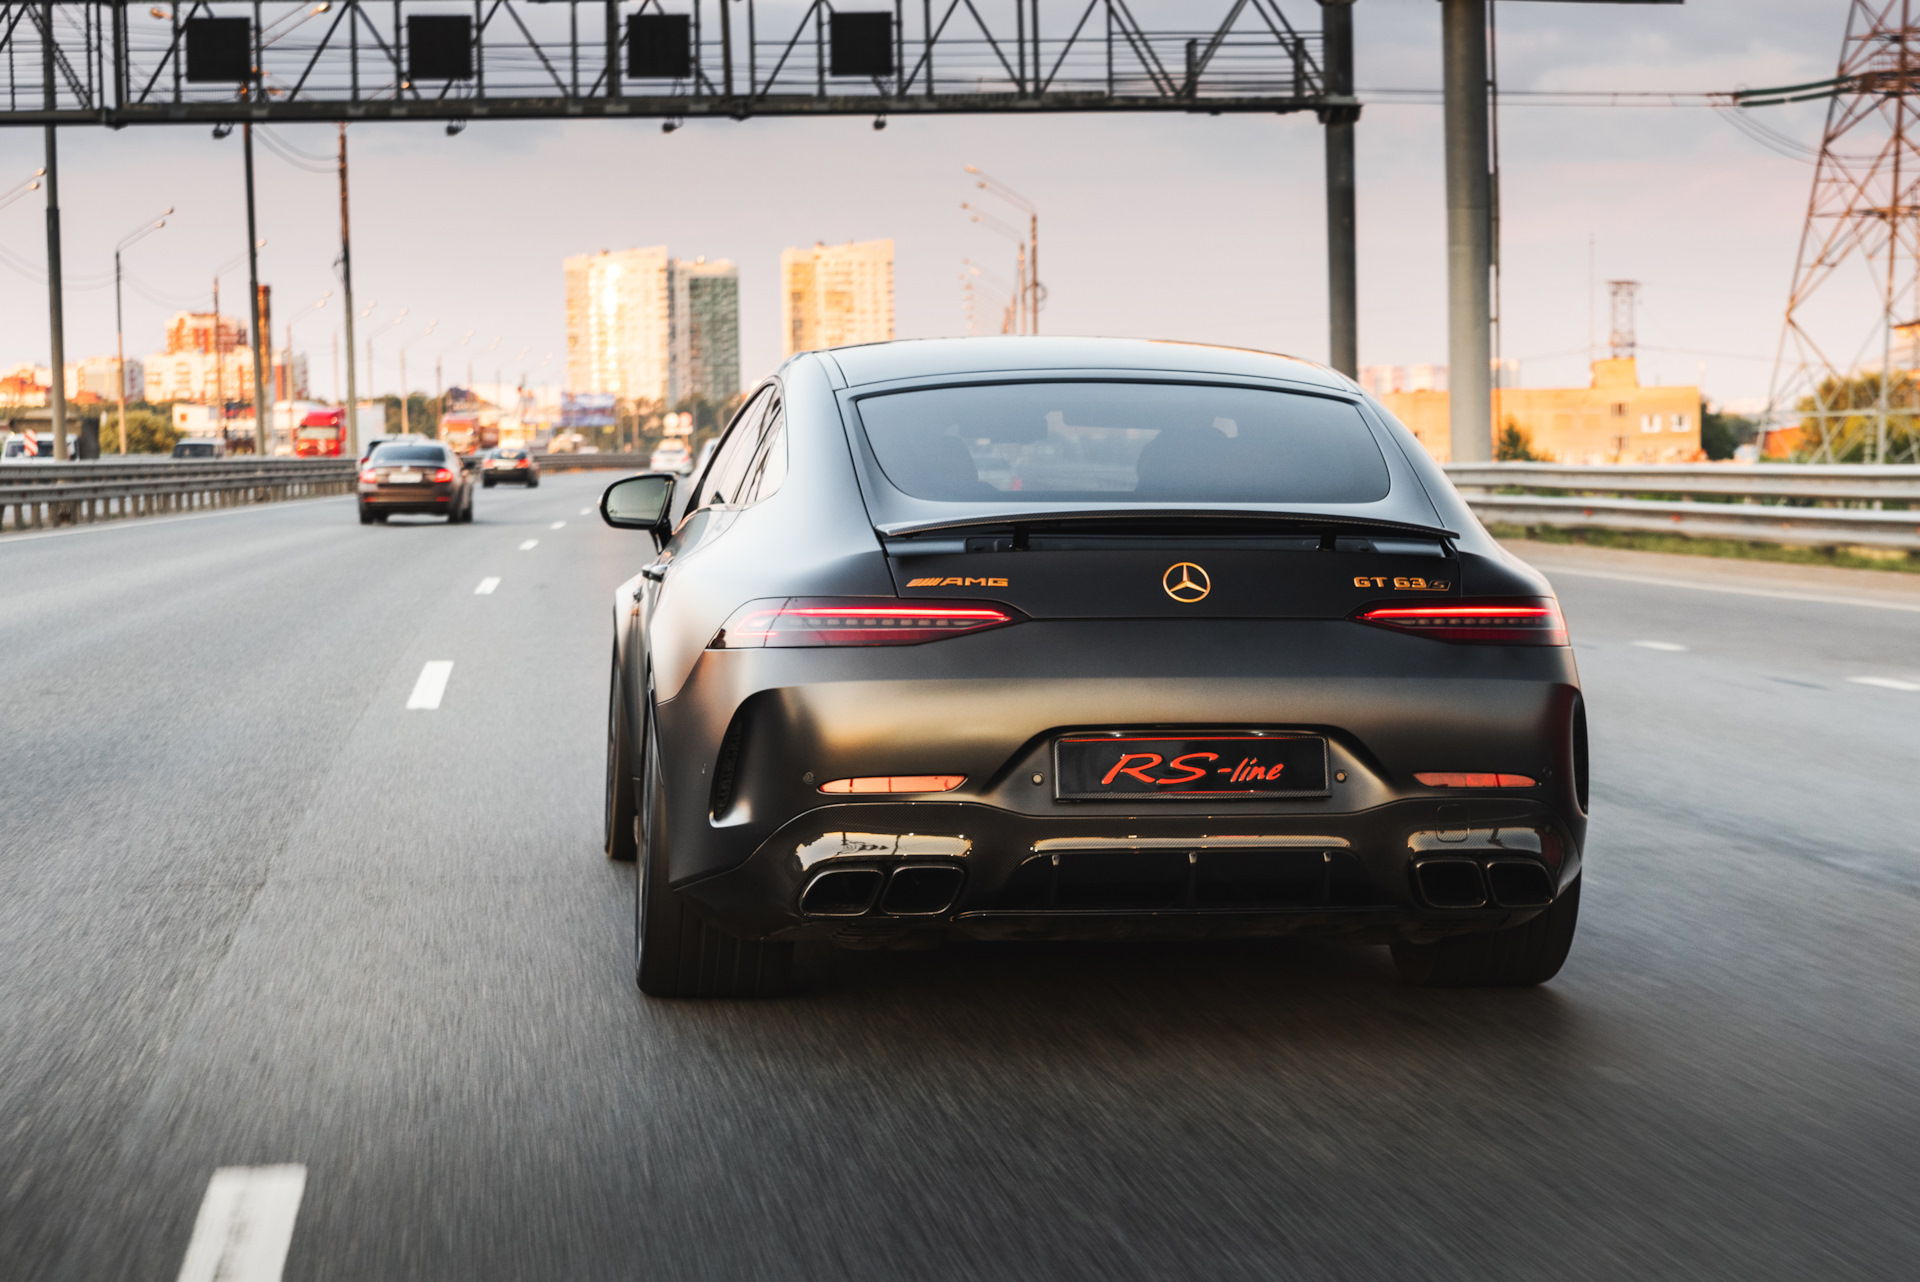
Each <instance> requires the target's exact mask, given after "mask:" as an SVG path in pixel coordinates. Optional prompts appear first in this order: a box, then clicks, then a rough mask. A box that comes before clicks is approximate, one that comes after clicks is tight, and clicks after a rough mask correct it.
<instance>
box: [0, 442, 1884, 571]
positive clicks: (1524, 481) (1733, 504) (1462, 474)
mask: <svg viewBox="0 0 1920 1282" xmlns="http://www.w3.org/2000/svg"><path fill="white" fill-rule="evenodd" d="M537 461H538V462H539V464H540V467H541V469H542V470H545V471H554V472H567V471H585V470H595V471H628V472H643V471H646V470H647V464H648V463H649V462H650V461H651V460H650V456H648V455H646V454H541V455H539V456H537ZM1445 466H1446V472H1447V475H1448V476H1449V477H1451V478H1452V480H1453V483H1454V484H1455V485H1456V486H1457V487H1459V489H1460V492H1461V494H1462V495H1463V496H1464V497H1465V498H1466V500H1467V502H1468V504H1469V505H1470V506H1471V507H1472V508H1473V510H1474V512H1475V514H1476V515H1478V516H1479V517H1480V519H1481V520H1483V521H1488V522H1494V523H1499V524H1507V525H1544V526H1551V527H1554V528H1558V529H1582V528H1586V529H1613V530H1643V531H1660V532H1665V533H1669V534H1686V535H1691V536H1694V537H1697V538H1731V539H1750V540H1755V541H1760V542H1769V543H1798V544H1808V545H1839V546H1844V545H1849V544H1852V545H1859V546H1865V547H1880V548H1902V549H1906V550H1909V551H1912V550H1920V467H1915V466H1906V465H1902V466H1894V467H1877V466H1873V465H1871V464H1839V465H1824V464H1799V463H1762V464H1752V465H1745V466H1741V465H1729V464H1714V463H1672V464H1661V465H1647V466H1617V467H1615V466H1582V465H1578V464H1565V463H1449V464H1447V465H1445ZM356 471H357V465H356V464H355V462H354V460H352V459H331V458H329V459H291V458H268V459H251V458H238V459H167V458H154V459H151V460H143V461H141V462H112V463H102V462H86V463H51V462H49V463H20V464H6V465H0V532H5V531H12V530H28V529H45V528H48V527H52V526H59V525H77V524H90V523H92V522H96V521H107V520H115V519H119V518H123V517H131V516H156V515H162V514H167V513H177V512H191V511H201V510H205V509H212V508H222V507H234V506H238V505H240V504H248V503H273V502H280V501H283V500H286V499H300V498H314V497H318V496H321V495H327V494H347V493H351V492H352V490H353V482H354V476H355V474H356Z"/></svg>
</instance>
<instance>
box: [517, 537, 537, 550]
mask: <svg viewBox="0 0 1920 1282" xmlns="http://www.w3.org/2000/svg"><path fill="white" fill-rule="evenodd" d="M539 546H540V540H539V539H528V540H527V541H526V542H525V543H522V544H521V545H520V550H521V551H522V552H531V551H533V550H534V549H535V548H537V547H539Z"/></svg>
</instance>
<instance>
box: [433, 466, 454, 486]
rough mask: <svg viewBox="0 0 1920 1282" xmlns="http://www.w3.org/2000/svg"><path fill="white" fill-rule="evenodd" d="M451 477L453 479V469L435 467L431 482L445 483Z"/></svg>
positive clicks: (436, 483)
mask: <svg viewBox="0 0 1920 1282" xmlns="http://www.w3.org/2000/svg"><path fill="white" fill-rule="evenodd" d="M452 479H453V469H451V468H445V467H442V468H436V469H435V470H434V473H433V483H434V484H435V485H445V484H446V483H447V482H448V481H451V480H452Z"/></svg>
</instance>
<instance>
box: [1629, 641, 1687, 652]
mask: <svg viewBox="0 0 1920 1282" xmlns="http://www.w3.org/2000/svg"><path fill="white" fill-rule="evenodd" d="M1633 644H1634V645H1637V646H1639V647H1640V648H1641V649H1642V650H1666V651H1669V652H1671V653H1674V654H1678V653H1679V652H1680V651H1682V650H1684V649H1686V648H1687V647H1685V646H1683V645H1681V644H1680V643H1679V642H1678V641H1635V642H1634V643H1633Z"/></svg>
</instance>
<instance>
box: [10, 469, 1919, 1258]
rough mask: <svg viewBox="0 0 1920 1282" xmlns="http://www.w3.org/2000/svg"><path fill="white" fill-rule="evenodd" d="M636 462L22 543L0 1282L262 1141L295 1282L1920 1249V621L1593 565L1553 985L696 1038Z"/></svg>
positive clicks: (1844, 1254) (766, 1006)
mask: <svg viewBox="0 0 1920 1282" xmlns="http://www.w3.org/2000/svg"><path fill="white" fill-rule="evenodd" d="M599 484H600V480H599V479H598V478H594V477H592V476H591V475H574V476H552V477H549V478H548V480H547V483H546V484H545V485H544V486H543V487H542V488H541V489H539V490H537V491H533V492H528V493H521V492H517V491H512V490H494V491H489V492H486V493H484V494H482V495H481V496H480V503H479V518H478V521H477V522H476V523H475V524H473V525H471V526H464V527H446V526H443V525H441V524H438V523H425V522H422V523H417V524H401V523H397V522H396V523H395V524H393V525H390V526H386V527H372V528H361V527H360V526H358V525H357V524H355V523H354V520H353V515H352V509H351V506H350V503H349V501H347V500H338V499H329V500H318V501H312V502H305V503H292V504H283V505H278V506H272V507H263V508H255V509H247V510H239V511H229V512H223V513H218V514H214V515H211V516H206V517H197V518H188V519H173V520H154V521H145V522H137V523H128V524H123V525H117V526H108V527H100V528H90V529H86V530H81V531H78V532H60V533H56V534H53V535H50V536H31V535H29V536H20V537H15V538H7V539H0V655H4V659H0V671H4V672H5V673H6V676H7V680H6V683H5V691H4V694H0V700H3V702H0V708H4V715H0V726H3V727H4V733H0V1276H4V1277H6V1278H9V1279H41V1278H59V1279H89V1280H91V1279H120V1278H130V1279H147V1278H152V1279H171V1278H174V1277H175V1276H176V1275H177V1274H178V1273H179V1270H180V1268H181V1261H182V1259H183V1257H184V1256H185V1253H186V1251H187V1249H188V1242H189V1237H190V1236H191V1235H192V1233H193V1231H194V1225H195V1216H196V1211H197V1209H198V1208H199V1207H200V1205H201V1201H202V1196H203V1194H204V1193H205V1191H206V1190H207V1187H208V1181H209V1177H210V1176H211V1175H212V1173H213V1172H214V1170H215V1169H216V1168H220V1167H233V1166H240V1167H247V1166H264V1165H270V1164H277V1163H297V1164H300V1165H301V1166H304V1167H305V1169H306V1182H305V1186H304V1193H303V1194H301V1195H300V1196H299V1200H298V1210H297V1218H296V1219H295V1220H294V1228H293V1233H292V1240H291V1249H290V1254H289V1255H288V1257H287V1261H286V1277H287V1278H289V1279H316V1278H339V1279H461V1280H469V1279H493V1278H506V1279H536V1278H538V1279H561V1278H565V1279H599V1278H607V1279H613V1278H620V1279H634V1278H674V1279H678V1278H729V1279H731V1278H776V1277H778V1278H785V1277H804V1278H821V1279H846V1278H874V1279H894V1278H914V1279H928V1278H994V1279H1001V1278H1047V1279H1057V1278H1089V1279H1091V1278H1099V1279H1117V1278H1143V1279H1145V1278H1172V1277H1182V1278H1185V1277H1193V1278H1209V1279H1216V1278H1248V1279H1254V1278H1258V1279H1269V1278H1277V1277H1289V1278H1291V1277H1300V1278H1313V1277H1341V1278H1396V1279H1404V1278H1463V1279H1465V1278H1472V1279H1486V1278H1503V1277H1514V1278H1537V1277H1547V1276H1551V1277H1555V1278H1628V1277H1631V1278H1636V1279H1637V1278H1645V1277H1688V1278H1709V1277H1712V1278H1739V1279H1754V1278H1794V1279H1806V1278H1816V1277H1817V1278H1841V1277H1845V1278H1910V1277H1912V1276H1914V1275H1915V1272H1916V1270H1920V1265H1917V1264H1916V1263H1915V1261H1916V1260H1920V1215H1916V1211H1917V1210H1920V1206H1917V1205H1916V1203H1917V1202H1920V1194H1916V1189H1917V1188H1920V1180H1916V1172H1917V1170H1920V1160H1917V1159H1916V1155H1920V1104H1917V1103H1916V1100H1920V1066H1917V1065H1916V1059H1917V1058H1920V945H1916V939H1915V931H1914V928H1913V923H1914V919H1915V914H1916V909H1920V841H1917V840H1916V837H1915V833H1914V828H1913V825H1912V822H1911V821H1910V820H1909V818H1908V815H1907V812H1908V811H1909V810H1911V809H1912V808H1913V805H1914V797H1915V796H1916V777H1915V773H1916V772H1915V765H1916V761H1920V608H1916V607H1920V595H1913V594H1911V593H1909V594H1908V595H1906V596H1904V597H1902V596H1900V595H1899V594H1897V593H1895V594H1888V595H1886V596H1885V597H1884V598H1876V597H1873V596H1870V595H1863V594H1862V593H1858V592H1855V593H1853V594H1852V595H1853V596H1854V597H1856V598H1858V599H1859V600H1861V601H1864V602H1870V603H1856V604H1845V603H1838V602H1835V601H1831V600H1819V599H1814V600H1809V599H1802V598H1804V597H1822V596H1833V595H1836V594H1838V595H1847V593H1846V592H1843V591H1841V590H1840V589H1836V588H1831V587H1828V586H1822V583H1821V582H1820V581H1818V580H1814V581H1809V582H1801V581H1799V580H1787V579H1782V580H1780V581H1778V582H1776V581H1774V580H1771V579H1767V578H1765V577H1764V576H1762V577H1754V576H1753V575H1751V574H1748V575H1747V576H1746V577H1738V576H1735V577H1726V576H1720V577H1715V576H1716V574H1717V573H1718V572H1717V571H1716V570H1715V568H1714V566H1713V565H1712V563H1704V564H1703V565H1702V566H1701V567H1698V568H1697V569H1696V570H1694V571H1690V572H1691V573H1693V574H1694V576H1695V577H1696V578H1697V579H1698V580H1699V582H1700V584H1704V585H1706V586H1713V585H1715V584H1718V585H1719V586H1721V587H1731V588H1733V589H1736V590H1725V591H1708V590H1706V588H1705V587H1704V586H1699V585H1695V586H1676V585H1675V584H1673V583H1663V582H1650V581H1646V580H1648V579H1649V578H1658V577H1660V575H1656V574H1653V573H1651V572H1642V571H1641V570H1639V569H1636V568H1635V567H1636V566H1637V565H1639V564H1640V563H1639V562H1635V561H1632V560H1631V559H1628V560H1625V561H1622V560H1620V559H1618V558H1615V559H1613V560H1610V561H1607V562H1606V563H1605V564H1604V565H1598V564H1596V563H1576V562H1577V559H1575V560H1569V559H1568V557H1567V556H1566V555H1564V554H1561V556H1560V560H1559V561H1556V562H1553V564H1556V565H1562V566H1563V567H1564V568H1563V569H1561V570H1556V571H1554V572H1555V574H1556V582H1557V584H1558V586H1559V588H1560V591H1561V594H1562V599H1563V601H1564V603H1565V605H1566V608H1567V613H1568V615H1569V617H1570V620H1571V622H1572V626H1573V628H1574V634H1575V637H1576V639H1577V642H1578V646H1579V650H1578V654H1579V662H1580V665H1581V669H1582V672H1583V675H1584V677H1585V680H1586V682H1587V691H1588V700H1589V706H1590V709H1591V714H1592V724H1593V732H1594V766H1593V776H1594V781H1595V782H1594V795H1595V819H1594V825H1593V837H1592V842H1591V845H1590V848H1589V851H1588V865H1587V866H1588V870H1589V875H1588V884H1587V886H1586V891H1585V895H1584V902H1583V905H1582V911H1583V920H1582V922H1581V930H1580V935H1579V938H1578V939H1577V941H1576V943H1575V946H1574V951H1573V956H1572V958H1571V960H1570V961H1569V963H1568V965H1567V967H1566V969H1565V971H1564V972H1562V974H1561V976H1560V978H1559V979H1558V980H1557V981H1555V982H1554V983H1553V984H1551V985H1549V986H1547V987H1545V988H1542V989H1538V990H1531V991H1524V992H1422V991H1415V990H1410V989H1406V988H1403V987H1401V986H1400V985H1399V984H1398V982H1397V981H1396V980H1395V978H1394V977H1393V974H1392V970H1391V967H1390V965H1389V963H1388V960H1387V957H1386V954H1385V951H1384V950H1381V949H1367V950H1353V949H1342V948H1339V947H1335V946H1330V945H1322V944H1313V943H1301V942H1286V941H1282V942H1278V943H1262V944H1258V945H1244V946H1242V945H1204V946H1194V945H1160V946H1127V947H1108V946H1099V947H1090V946H1072V947H1066V946H1059V947H1052V946H1048V947H1009V946H996V947H987V946H978V947H953V948H947V949H942V950H939V951H934V952H926V953H876V954H835V955H831V956H829V957H826V958H824V959H820V960H818V961H817V963H816V965H815V966H814V978H813V982H812V984H811V986H810V987H809V989H808V990H807V991H805V992H804V993H802V994H800V995H798V996H795V997H793V998H790V999H787V1000H783V1001H776V1002H711V1003H691V1002H686V1003H674V1002H669V1003H662V1002H651V1001H648V1000H645V999H643V998H641V997H640V996H639V994H638V993H637V992H636V991H635V989H634V987H633V982H632V973H631V969H630V963H629V956H630V954H629V930H630V921H631V911H632V910H631V897H632V883H631V878H632V873H631V871H630V870H629V869H627V868H623V867H614V866H610V865H609V864H608V863H607V862H606V861H605V860H604V858H603V857H602V856H601V854H600V851H599V824H600V786H601V785H600V778H601V767H602V757H601V753H602V739H601V735H602V726H603V717H604V709H605V698H606V686H605V682H606V668H607V645H608V640H607V631H608V629H607V615H608V609H609V592H610V590H611V588H612V587H613V586H614V585H615V584H616V583H617V582H619V581H620V580H621V579H623V578H625V577H626V576H628V575H629V574H630V573H631V572H632V570H633V568H634V567H636V566H637V565H638V564H639V563H640V562H641V560H642V559H643V557H644V555H645V551H646V549H645V547H644V543H643V541H641V540H640V539H638V538H637V537H636V536H627V535H621V534H617V533H615V532H613V531H610V530H607V529H605V528H604V527H602V526H601V525H600V524H599V522H598V520H597V519H596V518H594V517H591V516H588V515H583V513H582V509H583V508H586V507H587V506H588V505H589V503H590V502H591V500H592V497H593V496H594V495H595V494H596V493H597V491H598V487H599ZM558 522H564V523H565V524H564V525H559V526H557V527H556V523H558ZM528 540H537V542H536V544H535V545H534V546H532V547H530V548H526V549H524V550H522V545H523V544H524V543H526V542H527V541H528ZM1569 570H1571V571H1579V572H1578V573H1574V572H1568V571H1569ZM1596 574H1607V575H1612V576H1615V577H1596ZM1661 574H1665V575H1667V576H1668V577H1671V574H1672V572H1671V571H1670V570H1662V571H1661ZM489 577H497V578H498V580H499V583H498V585H497V587H496V588H495V590H494V591H492V592H491V593H489V594H484V595H483V594H478V593H476V588H477V586H478V585H479V584H480V583H481V581H482V580H483V579H485V578H489ZM1756 593H1771V595H1758V594H1756ZM1643 642H1653V643H1656V644H1657V646H1659V647H1665V648H1650V647H1649V646H1646V645H1643V644H1640V643H1643ZM1676 647H1685V648H1676ZM436 661H438V662H451V663H452V665H453V666H452V669H451V672H450V675H448V677H447V678H446V684H445V689H444V694H443V696H442V698H441V699H440V702H439V706H438V707H437V708H435V709H431V710H427V709H416V710H409V709H408V708H407V706H406V705H407V703H408V701H409V698H410V696H411V695H412V694H413V693H414V691H415V686H416V683H417V682H418V679H419V678H420V676H421V673H422V670H423V668H424V667H425V666H426V665H427V664H429V663H432V662H436ZM1859 678H1869V679H1872V680H1875V681H1879V682H1882V684H1878V685H1871V684H1861V683H1860V681H1859V680H1858V679H1859ZM1903 687H1910V688H1903Z"/></svg>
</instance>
